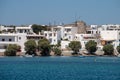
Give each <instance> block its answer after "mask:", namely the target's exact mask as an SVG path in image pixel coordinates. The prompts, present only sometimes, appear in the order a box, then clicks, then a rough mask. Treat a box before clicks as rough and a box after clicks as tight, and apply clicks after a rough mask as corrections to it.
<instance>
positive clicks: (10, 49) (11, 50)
mask: <svg viewBox="0 0 120 80" xmlns="http://www.w3.org/2000/svg"><path fill="white" fill-rule="evenodd" d="M19 49H20V46H18V45H16V44H9V45H8V46H7V49H6V51H5V52H4V54H5V55H6V56H16V53H17V51H19Z"/></svg>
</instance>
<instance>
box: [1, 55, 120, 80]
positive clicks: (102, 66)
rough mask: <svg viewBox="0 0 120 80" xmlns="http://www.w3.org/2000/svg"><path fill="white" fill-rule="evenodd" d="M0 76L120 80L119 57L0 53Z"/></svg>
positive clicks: (24, 79) (12, 79) (40, 79)
mask: <svg viewBox="0 0 120 80" xmlns="http://www.w3.org/2000/svg"><path fill="white" fill-rule="evenodd" d="M0 80H120V58H119V57H97V56H89V57H83V56H77V57H68V56H60V57H59V56H58V57H57V56H50V57H0Z"/></svg>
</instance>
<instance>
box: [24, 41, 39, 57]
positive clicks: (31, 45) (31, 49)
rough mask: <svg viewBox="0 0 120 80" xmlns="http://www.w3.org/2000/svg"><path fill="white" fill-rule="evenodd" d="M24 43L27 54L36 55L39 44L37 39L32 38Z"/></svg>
mask: <svg viewBox="0 0 120 80" xmlns="http://www.w3.org/2000/svg"><path fill="white" fill-rule="evenodd" d="M24 45H25V50H26V54H29V55H32V54H34V55H36V48H37V44H36V42H35V40H32V39H31V40H28V41H27V42H25V43H24Z"/></svg>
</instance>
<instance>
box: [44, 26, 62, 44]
mask: <svg viewBox="0 0 120 80" xmlns="http://www.w3.org/2000/svg"><path fill="white" fill-rule="evenodd" d="M43 33H44V36H45V37H46V38H47V39H48V40H49V41H50V44H51V45H56V44H57V43H58V41H60V40H61V27H52V28H51V31H44V32H43Z"/></svg>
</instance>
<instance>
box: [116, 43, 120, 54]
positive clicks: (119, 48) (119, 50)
mask: <svg viewBox="0 0 120 80" xmlns="http://www.w3.org/2000/svg"><path fill="white" fill-rule="evenodd" d="M117 51H118V53H119V54H120V45H119V46H117Z"/></svg>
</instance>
